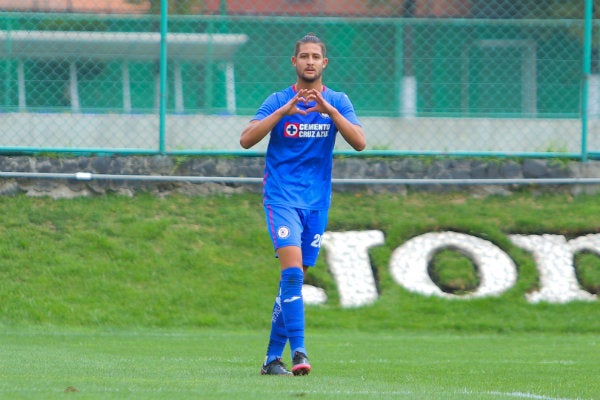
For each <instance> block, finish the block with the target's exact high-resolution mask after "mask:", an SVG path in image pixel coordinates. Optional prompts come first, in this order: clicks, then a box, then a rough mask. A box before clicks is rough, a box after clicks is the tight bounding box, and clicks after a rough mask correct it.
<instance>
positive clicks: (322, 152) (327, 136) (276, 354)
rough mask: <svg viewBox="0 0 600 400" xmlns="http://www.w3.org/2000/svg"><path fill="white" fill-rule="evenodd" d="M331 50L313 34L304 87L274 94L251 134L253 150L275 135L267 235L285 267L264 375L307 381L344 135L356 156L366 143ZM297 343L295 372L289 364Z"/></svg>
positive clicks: (300, 73) (305, 46) (299, 67)
mask: <svg viewBox="0 0 600 400" xmlns="http://www.w3.org/2000/svg"><path fill="white" fill-rule="evenodd" d="M328 62H329V60H328V58H327V57H326V50H325V44H324V43H323V42H322V41H321V39H319V38H318V37H317V36H315V34H313V33H309V34H307V35H306V36H304V37H303V38H301V39H300V40H299V41H297V42H296V47H295V51H294V55H293V56H292V66H293V67H295V69H296V75H297V80H296V83H295V84H294V85H292V86H290V87H287V88H286V89H284V90H282V91H280V92H277V93H273V94H271V95H270V96H269V97H268V98H267V99H266V100H265V101H264V102H263V103H262V105H261V106H260V108H259V109H258V111H257V112H256V115H255V116H254V118H253V119H252V120H251V121H250V123H249V124H248V125H247V126H246V128H245V129H244V130H243V132H242V134H241V137H240V144H241V146H242V147H243V148H246V149H247V148H250V147H252V146H254V145H255V144H256V143H258V142H260V141H261V140H262V139H263V138H264V137H265V136H267V135H268V134H269V133H270V137H269V144H268V147H267V154H266V161H265V173H264V180H263V193H264V199H263V204H264V209H265V214H266V223H267V230H268V232H269V234H270V236H271V240H272V241H273V247H274V249H275V253H276V257H277V258H278V259H279V263H280V266H281V280H280V283H279V289H278V295H277V296H276V299H275V304H274V306H273V312H272V318H271V334H270V337H269V343H268V346H267V355H266V358H265V361H264V363H263V365H262V368H261V374H262V375H292V374H293V375H306V374H308V373H309V372H310V369H311V366H310V363H309V361H308V357H307V351H306V348H305V344H304V322H305V321H304V300H303V298H302V285H303V283H304V274H305V273H306V271H307V269H308V268H309V267H312V266H314V265H315V263H316V260H317V256H318V254H319V250H320V247H321V238H322V237H323V233H324V232H325V227H326V225H327V217H328V211H329V206H330V201H331V170H332V163H333V148H334V144H335V139H336V134H337V133H338V132H339V133H340V134H341V135H342V137H343V138H344V139H345V140H346V142H348V143H349V144H350V145H351V146H352V147H353V148H354V149H356V150H358V151H361V150H363V149H364V148H365V146H366V142H365V135H364V133H363V129H362V126H361V124H360V123H359V121H358V119H357V117H356V114H355V112H354V107H353V106H352V103H351V102H350V100H349V99H348V96H346V94H344V93H341V92H335V91H333V90H331V89H330V88H328V87H325V86H324V85H323V82H322V75H323V71H324V70H325V68H326V67H327V64H328ZM288 341H289V344H290V350H291V353H292V370H291V372H290V371H289V370H288V369H287V367H286V366H285V364H284V363H283V362H282V354H283V351H284V348H285V346H286V344H287V342H288Z"/></svg>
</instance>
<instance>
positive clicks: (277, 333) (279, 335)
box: [265, 283, 287, 365]
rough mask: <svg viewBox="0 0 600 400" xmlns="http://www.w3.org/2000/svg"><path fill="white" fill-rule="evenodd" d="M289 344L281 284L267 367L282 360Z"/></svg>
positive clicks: (273, 316)
mask: <svg viewBox="0 0 600 400" xmlns="http://www.w3.org/2000/svg"><path fill="white" fill-rule="evenodd" d="M286 342H287V332H286V330H285V323H284V321H283V313H282V312H281V283H280V285H279V294H278V295H277V298H276V299H275V304H273V314H272V318H271V335H270V337H269V346H268V347H267V357H266V359H265V365H266V364H268V363H270V362H271V361H273V360H276V359H278V358H281V355H282V354H283V349H284V348H285V344H286Z"/></svg>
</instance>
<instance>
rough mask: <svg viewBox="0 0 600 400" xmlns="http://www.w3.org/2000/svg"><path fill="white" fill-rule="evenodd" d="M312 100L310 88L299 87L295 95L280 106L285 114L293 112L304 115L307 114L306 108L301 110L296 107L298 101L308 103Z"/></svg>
mask: <svg viewBox="0 0 600 400" xmlns="http://www.w3.org/2000/svg"><path fill="white" fill-rule="evenodd" d="M313 100H314V97H313V96H312V94H311V90H308V89H300V90H298V92H296V95H295V96H294V97H292V98H291V99H290V100H289V101H288V102H287V103H286V104H285V105H284V106H283V107H282V111H283V113H284V114H285V115H294V114H301V115H306V114H308V112H309V111H308V110H306V111H305V110H303V109H300V108H298V104H299V103H304V104H308V103H310V102H311V101H313Z"/></svg>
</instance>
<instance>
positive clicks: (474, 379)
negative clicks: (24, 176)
mask: <svg viewBox="0 0 600 400" xmlns="http://www.w3.org/2000/svg"><path fill="white" fill-rule="evenodd" d="M0 331H1V333H0V349H1V352H0V353H1V355H2V356H1V357H0V398H3V399H66V398H73V399H170V400H172V399H296V398H314V399H346V398H348V397H350V398H357V399H382V398H401V399H547V400H558V399H569V400H571V399H586V400H587V399H595V398H598V394H599V393H600V382H599V381H598V379H597V377H598V376H600V363H599V362H598V361H599V354H600V341H599V340H598V336H597V335H592V334H585V335H583V334H582V335H573V334H571V335H564V334H558V333H552V334H544V333H502V334H473V333H469V334H461V333H406V332H398V333H394V332H387V333H375V334H374V333H366V332H357V331H346V330H340V331H339V332H333V331H324V330H318V331H316V332H314V331H310V330H309V332H308V338H307V342H308V345H309V349H310V354H309V355H310V357H311V363H312V365H313V371H312V373H311V374H310V375H309V376H305V377H273V376H260V375H259V368H260V362H261V361H262V357H263V352H262V350H263V349H264V346H265V345H266V343H265V340H266V336H267V333H266V332H257V331H239V332H237V331H236V332H233V331H223V330H212V329H208V330H203V329H197V330H193V329H189V330H170V329H169V330H161V329H148V328H144V329H139V330H135V329H132V328H128V329H114V330H107V329H104V328H103V329H102V330H98V331H94V330H91V329H88V328H85V329H83V328H78V329H73V328H62V327H61V328H49V327H46V328H39V327H36V328H31V327H24V328H17V327H12V326H10V327H6V326H5V327H3V329H1V330H0ZM286 356H287V357H288V358H289V355H288V354H287V353H286ZM287 361H288V364H289V360H287Z"/></svg>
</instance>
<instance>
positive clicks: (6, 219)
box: [0, 192, 600, 400]
mask: <svg viewBox="0 0 600 400" xmlns="http://www.w3.org/2000/svg"><path fill="white" fill-rule="evenodd" d="M262 213H263V211H262V207H261V200H260V196H258V195H254V194H245V195H233V196H208V197H198V198H191V197H184V196H171V197H167V198H158V197H152V196H148V195H139V196H135V197H133V198H127V197H121V196H112V195H109V196H103V197H96V198H78V199H72V200H51V199H47V198H35V199H34V198H27V197H23V196H16V197H0V215H2V222H1V223H0V237H1V238H2V240H1V241H0V259H1V264H0V282H2V284H1V285H0V398H2V399H4V398H6V399H54V398H57V399H64V398H78V399H112V398H114V399H123V398H126V399H191V398H201V399H205V398H206V399H254V398H256V399H265V398H266V399H281V398H289V399H295V398H315V399H329V398H331V399H341V398H347V397H349V396H352V397H353V398H354V397H356V398H373V399H381V398H407V399H514V398H517V399H519V398H522V399H546V400H558V399H569V400H571V399H584V400H588V399H597V398H600V395H599V394H600V384H599V383H598V379H597V377H598V376H600V362H599V361H600V356H599V354H600V352H599V350H600V349H599V346H600V344H599V340H598V337H599V336H598V333H600V306H599V304H598V301H595V302H574V303H569V304H547V303H541V304H530V303H528V302H527V301H526V300H525V294H526V293H527V292H529V291H531V290H535V289H536V288H537V285H538V279H539V276H538V273H537V269H536V267H535V263H534V261H533V259H532V257H531V255H530V254H529V253H527V252H525V251H523V250H521V249H518V248H516V247H515V246H514V245H512V244H511V242H510V241H509V240H508V239H507V234H511V233H523V234H544V233H553V234H561V235H565V236H567V237H569V238H571V237H576V236H581V235H585V234H588V233H599V232H600V195H595V196H590V195H582V196H577V197H572V196H569V195H568V194H553V195H550V194H545V195H537V196H536V195H533V194H531V193H527V192H524V193H521V194H515V195H513V196H510V197H487V198H475V197H472V196H468V195H464V194H460V193H455V194H427V193H409V194H408V195H407V196H394V195H367V194H366V193H345V194H339V193H338V194H336V195H335V196H334V204H333V208H332V211H331V214H330V224H329V230H330V231H344V230H369V229H377V230H381V231H383V232H384V234H385V244H384V245H382V246H378V247H376V248H373V249H372V250H371V251H370V258H371V264H372V267H373V269H374V271H375V273H376V276H377V282H378V290H379V299H378V300H377V301H376V302H375V303H374V304H373V305H370V306H366V307H360V308H355V309H343V308H342V307H341V306H340V305H339V295H338V293H337V291H336V284H335V282H334V280H333V278H332V276H331V275H330V274H329V273H328V271H327V265H326V264H325V261H324V257H320V259H319V262H318V264H317V266H316V268H314V269H313V270H312V271H311V274H310V275H309V278H308V283H310V284H312V285H316V286H319V287H322V288H324V289H325V290H326V291H327V294H328V297H329V300H328V302H327V303H326V304H325V305H322V306H309V307H307V335H308V336H307V345H308V350H309V356H310V357H311V363H312V364H313V372H312V373H311V375H309V376H307V377H294V378H283V379H282V378H276V377H261V376H260V375H259V368H260V363H261V361H262V358H263V357H264V350H265V348H266V342H267V336H268V328H269V326H268V325H269V319H270V310H271V307H272V303H273V297H274V294H275V293H274V290H275V287H276V284H277V279H278V275H279V272H278V266H277V262H276V260H275V259H274V258H273V254H272V249H271V245H270V242H269V240H268V238H267V236H266V232H265V228H264V222H263V218H264V217H263V214H262ZM442 230H453V231H458V232H464V233H468V234H472V235H475V236H478V237H481V238H485V239H487V240H489V241H491V242H493V243H494V244H495V245H497V246H498V247H500V248H501V249H502V250H503V251H505V252H506V253H507V254H509V256H510V257H511V258H512V259H513V260H514V262H515V263H516V264H517V267H518V273H519V276H518V280H517V282H516V284H515V286H514V287H513V288H512V289H510V290H508V291H507V292H506V293H504V294H502V295H501V296H499V297H492V298H484V299H477V300H468V301H450V300H446V299H440V298H428V297H424V296H421V295H418V294H414V293H410V292H408V291H406V290H405V289H403V288H402V287H400V286H399V285H398V284H396V283H395V282H394V281H393V279H392V278H391V276H390V273H389V268H388V262H389V259H390V254H391V253H392V252H393V250H394V249H395V248H396V247H397V246H399V245H401V244H402V243H404V242H405V241H406V240H408V239H410V238H411V237H414V236H416V235H419V234H422V233H425V232H434V231H442ZM578 260H581V261H578V262H577V265H576V268H577V273H578V277H579V278H580V280H581V281H580V282H581V283H582V284H583V283H586V285H588V284H589V287H591V288H594V287H597V285H598V283H599V282H600V263H599V262H598V257H597V256H594V255H590V254H586V255H585V257H581V258H578ZM446 261H447V262H448V263H447V264H445V263H444V262H445V261H444V257H442V260H441V261H440V265H438V268H439V270H440V271H441V275H443V276H447V275H449V277H448V278H447V279H457V276H460V275H461V273H457V272H456V271H454V269H460V264H461V261H460V260H456V259H455V258H452V257H450V258H449V259H448V260H446ZM449 272H450V273H449ZM445 279H446V278H445ZM286 361H287V362H288V363H289V357H288V359H287V360H286Z"/></svg>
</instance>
